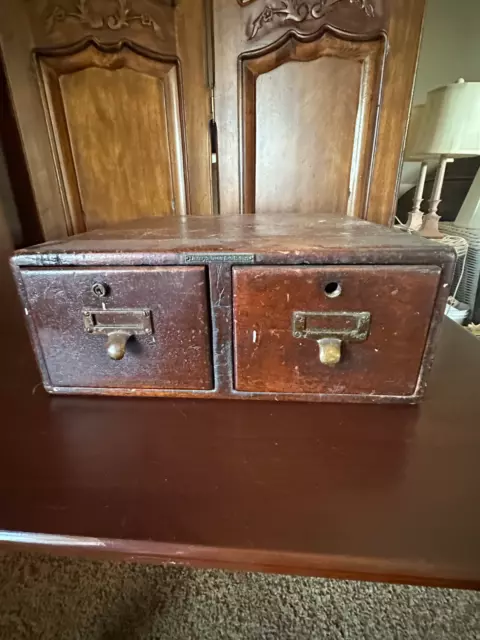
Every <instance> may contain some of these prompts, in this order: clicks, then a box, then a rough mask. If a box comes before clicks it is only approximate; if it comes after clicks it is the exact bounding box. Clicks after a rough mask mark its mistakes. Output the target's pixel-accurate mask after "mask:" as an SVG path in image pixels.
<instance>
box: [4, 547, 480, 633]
mask: <svg viewBox="0 0 480 640" xmlns="http://www.w3.org/2000/svg"><path fill="white" fill-rule="evenodd" d="M0 638H1V640H17V639H22V640H23V639H24V638H28V639H29V640H30V639H37V638H38V639H42V640H44V639H48V640H50V639H55V640H57V639H58V640H114V639H117V638H120V639H123V638H126V639H128V640H137V639H142V640H143V639H144V638H148V639H154V638H158V639H161V640H216V639H218V640H220V639H223V638H226V639H229V640H230V639H231V640H237V639H238V640H244V639H245V640H263V639H268V640H277V639H281V640H283V639H286V640H289V639H295V640H307V639H308V640H330V639H335V640H337V639H342V640H343V639H348V640H362V639H364V638H366V639H375V640H377V639H379V640H390V639H391V640H402V639H403V638H409V639H410V638H412V639H413V638H415V639H428V640H447V639H448V640H457V639H458V640H478V639H480V595H479V594H477V593H474V592H468V591H452V590H444V589H423V588H420V587H404V586H389V585H378V584H369V583H359V582H347V581H336V580H320V579H311V578H291V577H285V576H270V575H261V574H245V573H229V572H223V571H199V570H194V569H188V568H184V567H179V566H172V567H161V566H149V565H138V564H124V563H112V562H93V561H87V560H77V559H65V558H55V557H51V556H42V555H37V554H19V553H17V554H4V555H0Z"/></svg>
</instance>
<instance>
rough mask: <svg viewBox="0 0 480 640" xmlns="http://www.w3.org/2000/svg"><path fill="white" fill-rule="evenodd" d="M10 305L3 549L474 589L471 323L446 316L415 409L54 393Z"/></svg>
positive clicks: (478, 367) (476, 535)
mask: <svg viewBox="0 0 480 640" xmlns="http://www.w3.org/2000/svg"><path fill="white" fill-rule="evenodd" d="M10 300H11V298H10V296H7V298H5V297H4V300H3V305H2V306H3V309H2V312H1V314H0V318H1V320H0V330H1V335H2V343H3V344H2V357H3V365H2V367H1V389H0V407H1V416H2V420H1V427H0V529H1V530H2V531H1V532H0V543H1V545H2V546H3V547H8V546H10V547H11V548H15V547H18V546H19V545H20V546H21V547H24V548H30V547H32V546H33V547H38V548H40V549H44V550H47V549H48V550H49V551H54V552H59V553H60V552H61V553H80V554H98V555H101V556H105V557H110V556H117V557H119V558H128V559H138V560H148V561H157V562H163V561H165V562H185V563H190V564H194V565H199V566H214V567H227V568H240V569H251V570H263V571H278V572H288V573H299V574H308V575H319V576H339V577H355V578H358V579H372V580H385V581H398V582H410V583H420V584H432V585H445V586H446V585H450V586H457V587H472V588H478V587H480V503H479V492H480V387H479V380H480V341H477V340H476V339H475V338H473V337H472V336H471V335H469V334H468V332H467V331H465V330H464V329H462V328H459V327H457V326H455V325H453V323H451V322H450V321H447V322H446V323H445V325H444V328H443V334H442V339H441V343H440V346H439V350H438V355H437V358H436V361H435V366H434V370H433V372H432V375H431V378H430V384H429V387H428V391H427V399H426V401H425V402H423V403H422V404H420V405H419V406H378V405H377V406H366V405H350V406H346V405H333V404H331V405H318V404H305V403H274V402H261V401H213V400H211V401H207V400H205V401H202V400H200V401H195V400H183V401H182V400H167V399H153V398H151V399H135V398H131V399H126V398H125V399H123V398H116V399H111V398H92V397H89V398H81V397H53V396H47V394H46V393H45V392H44V391H43V389H42V388H41V386H40V384H39V377H38V374H37V371H36V367H35V365H34V362H33V360H32V356H31V354H30V349H29V345H28V342H27V340H26V336H25V332H24V328H23V322H22V319H21V316H20V313H19V310H18V308H17V306H16V305H17V303H16V301H15V302H14V301H12V302H11V303H10ZM7 303H8V304H7Z"/></svg>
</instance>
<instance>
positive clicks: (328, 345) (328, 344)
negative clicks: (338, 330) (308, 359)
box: [318, 338, 342, 367]
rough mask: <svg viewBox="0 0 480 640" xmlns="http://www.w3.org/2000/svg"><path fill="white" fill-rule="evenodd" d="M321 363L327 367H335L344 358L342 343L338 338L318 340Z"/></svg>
mask: <svg viewBox="0 0 480 640" xmlns="http://www.w3.org/2000/svg"><path fill="white" fill-rule="evenodd" d="M318 348H319V350H320V362H321V363H322V364H325V365H327V367H334V366H335V365H336V364H338V363H339V362H340V360H341V358H342V341H341V340H339V339H338V338H322V339H321V340H318Z"/></svg>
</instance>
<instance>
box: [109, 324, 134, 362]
mask: <svg viewBox="0 0 480 640" xmlns="http://www.w3.org/2000/svg"><path fill="white" fill-rule="evenodd" d="M131 336H132V334H131V333H129V332H128V331H115V332H114V333H109V334H108V340H107V353H108V355H109V356H110V358H111V359H112V360H122V358H123V357H124V356H125V351H126V350H127V340H128V339H129V338H131Z"/></svg>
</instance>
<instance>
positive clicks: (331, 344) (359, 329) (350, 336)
mask: <svg viewBox="0 0 480 640" xmlns="http://www.w3.org/2000/svg"><path fill="white" fill-rule="evenodd" d="M370 319H371V315H370V313H369V312H368V311H319V312H317V311H295V312H294V314H293V324H292V333H293V336H294V338H307V339H311V340H316V341H317V343H318V347H319V350H320V354H319V357H320V362H321V363H322V364H325V365H327V366H329V367H333V366H335V365H336V364H338V363H339V362H340V360H341V357H342V343H343V342H363V341H364V340H366V339H367V338H368V334H369V331H370Z"/></svg>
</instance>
